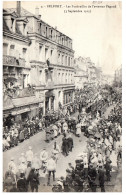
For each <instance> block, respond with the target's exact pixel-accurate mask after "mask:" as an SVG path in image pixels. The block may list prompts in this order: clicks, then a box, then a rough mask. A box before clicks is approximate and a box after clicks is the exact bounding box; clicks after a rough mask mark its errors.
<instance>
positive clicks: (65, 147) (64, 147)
mask: <svg viewBox="0 0 126 195" xmlns="http://www.w3.org/2000/svg"><path fill="white" fill-rule="evenodd" d="M62 151H63V154H64V155H65V156H68V141H67V139H66V134H64V137H63V139H62Z"/></svg>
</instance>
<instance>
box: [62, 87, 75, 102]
mask: <svg viewBox="0 0 126 195" xmlns="http://www.w3.org/2000/svg"><path fill="white" fill-rule="evenodd" d="M73 95H74V91H73V90H65V91H64V93H63V104H68V103H72V102H73Z"/></svg>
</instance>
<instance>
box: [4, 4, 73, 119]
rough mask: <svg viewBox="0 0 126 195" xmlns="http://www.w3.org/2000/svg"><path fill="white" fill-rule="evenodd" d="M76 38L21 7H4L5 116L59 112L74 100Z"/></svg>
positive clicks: (20, 116) (17, 116) (17, 117)
mask: <svg viewBox="0 0 126 195" xmlns="http://www.w3.org/2000/svg"><path fill="white" fill-rule="evenodd" d="M73 58H74V51H73V49H72V39H71V38H69V37H68V36H66V35H65V34H63V33H61V32H59V31H58V30H57V28H53V27H52V26H50V25H49V24H47V23H45V22H44V21H42V20H41V16H40V15H39V10H38V8H36V14H35V15H34V14H32V13H30V12H29V11H27V10H25V9H23V8H22V7H21V4H20V2H17V9H14V8H12V9H4V10H3V80H4V91H3V92H4V98H3V112H4V115H5V116H6V115H8V114H9V113H10V114H12V115H14V116H15V119H16V120H18V119H22V120H23V119H24V118H26V117H27V116H29V117H32V116H34V115H36V114H39V112H42V113H43V114H45V113H46V112H47V111H48V110H49V111H52V110H53V111H56V110H58V108H59V104H62V105H63V106H66V105H68V104H69V103H71V102H73V100H74V88H75V86H74V68H73Z"/></svg>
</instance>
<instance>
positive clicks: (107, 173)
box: [105, 158, 112, 181]
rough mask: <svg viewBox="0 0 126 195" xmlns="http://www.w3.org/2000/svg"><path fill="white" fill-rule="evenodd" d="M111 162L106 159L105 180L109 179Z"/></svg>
mask: <svg viewBox="0 0 126 195" xmlns="http://www.w3.org/2000/svg"><path fill="white" fill-rule="evenodd" d="M111 162H112V161H111V160H110V159H109V158H107V159H106V164H105V169H106V177H107V181H110V177H111V174H110V172H111V170H112V166H111Z"/></svg>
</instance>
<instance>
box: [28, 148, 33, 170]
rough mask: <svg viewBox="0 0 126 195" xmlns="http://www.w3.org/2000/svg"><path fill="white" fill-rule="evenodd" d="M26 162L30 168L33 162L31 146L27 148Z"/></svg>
mask: <svg viewBox="0 0 126 195" xmlns="http://www.w3.org/2000/svg"><path fill="white" fill-rule="evenodd" d="M26 160H27V165H28V164H29V165H30V166H31V164H32V160H33V151H32V147H31V146H29V150H28V151H27V152H26Z"/></svg>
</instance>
